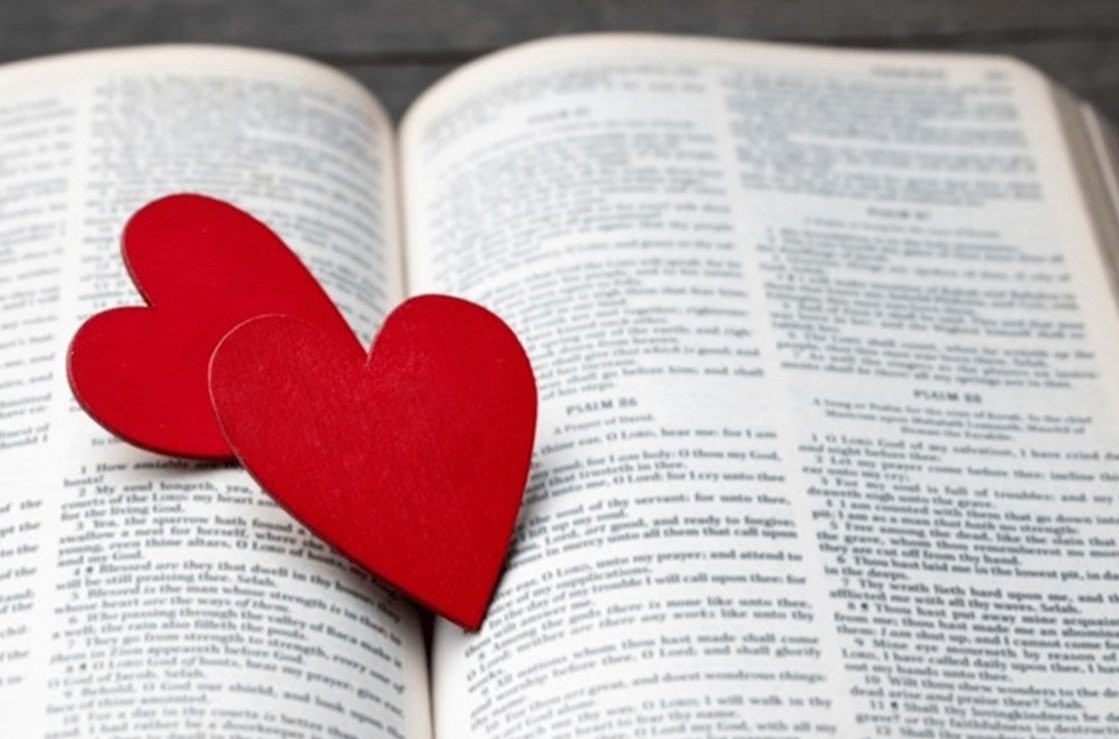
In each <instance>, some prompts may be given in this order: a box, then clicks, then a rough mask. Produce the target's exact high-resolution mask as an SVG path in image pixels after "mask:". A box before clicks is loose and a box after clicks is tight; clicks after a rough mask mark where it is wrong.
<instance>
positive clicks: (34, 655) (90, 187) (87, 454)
mask: <svg viewBox="0 0 1119 739" xmlns="http://www.w3.org/2000/svg"><path fill="white" fill-rule="evenodd" d="M0 89H2V90H3V91H4V96H3V102H2V103H0V133H2V134H3V135H2V136H0V142H2V143H0V147H3V154H2V157H0V158H2V159H3V161H4V163H5V167H4V169H3V170H0V190H2V191H3V192H4V199H3V200H4V205H3V210H2V211H0V228H2V231H3V233H4V234H5V238H4V241H3V244H2V245H0V255H2V258H3V260H4V270H3V279H4V282H3V283H2V284H0V292H2V293H3V296H4V297H3V306H2V308H0V311H2V315H3V320H4V321H5V322H6V324H7V325H6V326H5V328H4V333H3V335H4V341H5V342H6V344H5V346H4V352H3V359H4V362H5V369H4V380H5V382H4V384H3V387H2V388H0V405H2V407H3V408H5V409H6V410H7V411H9V412H7V413H5V414H4V416H3V417H2V418H0V438H2V439H3V440H4V448H3V450H2V451H0V469H2V471H3V479H4V481H5V482H4V485H3V492H2V494H0V546H2V547H3V548H4V549H5V550H6V551H5V556H4V563H5V566H4V568H3V573H4V574H3V578H2V580H0V619H2V623H3V627H4V628H3V631H2V633H0V651H2V652H3V654H4V659H3V660H2V661H0V685H2V687H0V694H2V695H3V700H2V701H0V705H2V706H3V707H2V708H0V713H2V719H3V724H4V726H5V727H8V730H11V731H15V733H16V734H18V735H20V736H45V735H48V734H52V735H60V736H61V735H68V734H71V733H73V734H74V735H77V734H81V735H96V736H102V735H109V734H117V733H120V734H122V735H123V734H128V735H140V734H144V735H153V736H155V735H158V736H164V735H166V736H170V735H172V734H175V735H189V734H205V735H206V736H213V737H221V736H230V737H232V736H239V737H249V736H260V737H264V736H268V737H272V736H278V735H299V736H359V735H369V734H372V733H376V734H378V735H382V736H408V737H413V736H425V735H427V733H428V723H429V709H428V703H427V687H426V676H425V674H424V647H423V643H422V637H421V634H420V629H419V625H418V622H417V619H416V615H415V613H414V611H413V609H412V607H411V606H410V605H409V604H408V603H406V602H404V601H402V600H401V599H400V598H399V597H398V596H396V595H395V594H393V593H390V592H388V591H386V590H384V589H382V588H381V587H379V586H378V585H376V584H375V583H373V582H372V581H371V580H370V578H369V577H368V575H366V574H365V573H363V572H362V571H360V570H359V569H358V568H356V567H355V566H354V565H352V564H350V563H349V562H347V561H345V560H344V559H342V558H341V557H340V556H338V555H337V554H335V553H333V552H332V551H331V550H330V549H329V548H328V547H326V546H325V545H323V544H322V543H321V542H319V541H318V540H316V539H315V538H314V537H312V536H309V535H308V534H307V532H306V531H304V530H303V528H302V527H300V526H299V525H298V524H297V523H296V522H294V521H293V520H292V519H291V518H290V517H289V516H287V515H286V514H285V513H284V512H283V511H281V510H280V509H278V508H277V507H276V506H275V505H274V504H273V503H272V502H271V500H270V499H269V498H268V497H267V495H265V494H264V493H263V492H261V491H260V490H259V488H258V487H257V486H256V485H254V484H253V483H252V481H251V479H250V478H249V477H248V475H247V474H246V473H244V472H243V471H241V470H239V469H236V468H235V467H229V468H223V467H215V466H212V465H199V464H194V463H188V462H182V461H179V460H173V459H167V458H161V457H157V456H154V455H151V454H147V453H144V452H141V451H138V450H135V449H132V448H130V447H128V446H127V445H125V444H123V443H120V442H119V441H117V440H116V439H114V438H112V437H111V436H109V435H108V434H107V433H105V432H104V431H103V430H101V429H100V428H98V427H97V426H96V425H95V424H94V423H93V421H91V420H90V419H89V418H87V417H86V416H85V415H84V413H82V412H81V411H80V410H78V409H77V408H76V406H75V405H74V403H73V401H72V399H71V396H70V393H69V389H68V388H67V385H66V379H65V371H64V354H65V348H66V345H67V342H68V341H69V337H70V336H71V335H72V334H73V332H74V330H75V329H76V327H77V325H78V323H79V322H80V320H82V319H83V318H84V317H86V316H88V315H89V314H91V313H92V312H95V311H98V310H101V309H104V308H107V307H111V306H116V305H122V304H137V303H139V302H140V301H139V299H138V297H137V294H136V292H135V289H134V288H133V286H132V285H131V284H130V282H129V281H128V279H127V277H126V275H125V271H124V268H123V265H122V264H121V260H120V251H119V243H118V240H119V235H120V231H121V228H122V226H123V225H124V221H125V219H126V218H127V216H128V215H129V214H130V213H131V212H133V211H134V210H135V209H136V208H138V207H139V206H141V205H143V204H144V203H145V202H147V201H149V200H151V199H153V198H155V197H158V196H161V195H165V194H167V193H169V192H175V191H196V192H203V193H206V194H209V195H213V196H216V197H220V198H225V199H228V200H230V201H231V202H233V203H235V204H237V205H239V206H241V207H243V208H245V209H247V210H249V211H250V212H251V213H253V214H254V215H255V216H256V217H258V218H260V219H261V220H263V221H265V222H266V223H268V224H269V225H271V226H272V227H273V228H274V229H275V230H276V231H277V232H278V233H279V234H280V235H281V237H282V238H284V240H285V241H286V242H287V243H288V245H289V246H291V247H292V248H293V249H294V250H295V251H296V252H298V253H299V254H300V256H301V257H302V258H303V259H304V260H305V262H306V263H307V265H308V266H309V267H310V269H311V271H312V272H313V273H314V274H315V275H316V277H317V278H318V279H319V280H320V281H321V282H322V283H323V285H324V287H325V289H326V290H327V292H328V293H329V294H330V295H331V296H332V297H333V298H334V299H335V300H336V301H337V302H338V304H339V307H340V308H341V310H342V312H343V313H344V314H345V316H346V317H347V319H349V321H350V322H351V325H352V326H353V327H354V328H355V330H356V331H357V332H358V333H359V334H360V335H361V336H362V338H363V340H368V338H369V337H370V336H371V334H372V331H373V328H374V327H375V324H376V322H377V320H378V319H379V317H380V316H381V315H383V314H384V312H385V311H387V310H388V309H389V308H390V307H391V305H392V304H393V303H394V302H395V301H396V300H398V299H399V296H400V295H401V292H402V290H401V284H400V283H401V278H400V265H399V257H398V253H397V248H398V244H397V236H396V227H395V220H394V206H393V182H392V172H393V163H392V142H391V132H390V130H389V128H388V124H387V121H386V119H385V117H384V115H383V113H382V112H381V110H380V108H379V107H378V106H377V105H376V104H375V103H374V102H373V101H372V100H371V99H370V98H369V97H368V95H367V94H366V93H364V92H363V91H362V90H361V89H360V88H359V87H358V86H357V85H356V84H355V83H353V82H352V81H350V80H348V79H346V78H344V77H343V76H342V75H339V74H337V73H335V72H332V71H330V70H328V69H326V68H324V67H320V66H318V65H315V64H312V63H309V62H303V61H299V60H295V59H292V58H289V57H285V56H283V55H277V54H269V53H256V52H244V51H234V50H222V49H211V48H202V49H181V48H175V49H151V50H142V51H131V52H109V53H97V54H89V55H80V56H75V57H71V58H63V59H56V60H48V61H45V62H35V63H29V64H25V65H17V66H14V67H12V68H10V69H9V70H6V71H5V72H4V73H3V74H2V75H0ZM339 732H340V733H339Z"/></svg>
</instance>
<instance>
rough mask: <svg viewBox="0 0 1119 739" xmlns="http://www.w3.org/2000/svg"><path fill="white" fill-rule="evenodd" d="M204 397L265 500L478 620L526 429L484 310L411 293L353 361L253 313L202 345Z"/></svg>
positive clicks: (404, 585)
mask: <svg viewBox="0 0 1119 739" xmlns="http://www.w3.org/2000/svg"><path fill="white" fill-rule="evenodd" d="M210 393H211V396H212V398H213V402H214V408H215V410H216V411H217V415H218V419H219V421H220V423H221V427H222V430H223V431H224V432H225V435H226V438H227V439H228V440H229V444H230V446H231V447H232V448H233V451H234V452H235V453H236V454H237V457H238V458H239V459H240V460H241V463H242V464H243V465H244V466H245V467H246V468H247V469H248V470H249V472H250V473H252V475H253V476H254V477H255V478H256V480H257V481H258V482H259V483H260V484H261V486H262V487H264V488H265V489H266V490H267V491H269V492H270V493H271V494H272V496H273V497H274V498H275V499H276V500H277V501H278V502H279V503H280V505H282V506H283V507H284V508H286V509H287V510H288V511H289V512H290V513H291V514H292V515H294V516H295V517H296V518H297V519H299V520H301V521H302V522H303V523H304V525H306V526H307V527H308V528H309V529H311V530H312V531H314V532H315V533H316V534H318V535H319V536H320V537H322V538H323V539H325V540H326V541H328V542H330V543H331V544H332V545H334V546H335V547H336V548H338V549H340V550H341V551H342V552H343V553H345V554H346V555H348V556H349V557H350V558H351V559H353V560H355V561H357V562H358V563H360V564H361V565H363V566H364V567H365V568H366V569H368V570H370V571H371V572H373V573H374V574H376V575H378V576H379V577H381V578H382V579H383V580H385V581H387V582H389V583H391V584H393V585H395V586H396V587H397V588H399V589H400V590H402V591H404V592H405V593H407V594H408V595H410V596H412V597H413V598H415V599H416V600H418V601H420V602H422V603H424V604H425V605H427V606H428V607H430V608H431V609H432V610H434V611H436V612H438V613H441V614H442V615H444V616H446V617H447V618H449V619H451V620H452V621H455V622H456V623H458V624H460V625H462V626H465V627H466V628H469V629H475V628H477V627H478V626H479V625H480V624H481V621H482V618H483V616H484V615H485V611H486V607H487V604H488V603H489V599H490V595H491V594H492V592H493V588H494V586H495V584H496V582H497V576H498V573H499V572H500V569H501V563H502V560H503V558H504V555H505V550H506V547H507V546H508V542H509V536H510V534H511V533H512V528H513V523H514V521H515V519H516V516H517V509H518V508H519V506H520V501H521V496H522V494H523V491H524V484H525V480H526V478H527V475H528V467H529V462H530V458H531V454H532V443H533V436H534V434H535V427H536V383H535V381H534V379H533V375H532V368H531V366H530V365H529V362H528V358H527V357H526V356H525V353H524V350H523V349H522V348H521V345H520V343H519V342H518V341H517V338H516V336H515V335H514V334H513V332H512V331H511V330H510V329H509V328H508V327H507V326H506V325H505V324H504V323H503V322H502V321H501V320H500V319H499V318H497V316H495V315H493V314H492V313H490V312H489V311H487V310H485V309H484V308H481V307H479V306H477V305H474V304H473V303H469V302H467V301H464V300H459V299H457V298H451V297H446V296H440V295H426V296H421V297H417V298H412V299H410V300H407V301H405V302H404V303H402V304H401V305H400V306H399V307H398V308H397V309H396V310H395V311H393V312H392V313H391V314H390V315H389V316H388V318H386V319H385V322H384V324H383V325H382V327H381V329H380V331H379V332H378V334H377V336H376V338H375V339H374V341H373V348H372V349H371V350H370V353H369V355H368V357H367V356H366V354H365V352H364V351H363V350H362V348H361V345H360V344H359V343H358V342H357V340H356V339H354V338H353V337H350V338H349V339H348V340H342V339H340V338H339V337H338V336H336V335H331V334H328V333H326V332H324V331H322V330H321V329H319V328H317V327H315V326H312V325H310V324H308V323H306V322H305V321H301V320H299V319H297V318H291V317H288V316H264V317H259V318H255V319H252V320H250V321H247V322H245V323H244V324H242V325H241V326H238V327H237V328H236V329H234V330H233V331H232V332H231V333H230V334H229V335H228V336H226V337H225V338H224V339H223V340H222V341H221V343H220V344H219V345H218V347H217V349H216V350H215V351H214V355H213V359H212V360H211V363H210Z"/></svg>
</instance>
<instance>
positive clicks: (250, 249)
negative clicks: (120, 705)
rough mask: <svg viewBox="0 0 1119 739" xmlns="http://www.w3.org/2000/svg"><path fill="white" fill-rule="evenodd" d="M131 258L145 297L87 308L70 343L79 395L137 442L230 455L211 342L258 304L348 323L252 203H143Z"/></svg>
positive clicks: (261, 310) (333, 330)
mask: <svg viewBox="0 0 1119 739" xmlns="http://www.w3.org/2000/svg"><path fill="white" fill-rule="evenodd" d="M121 246H122V252H123V255H124V263H125V266H126V267H127V268H128V273H129V275H130V276H131V277H132V282H133V283H135V285H136V287H137V288H138V289H139V290H140V294H141V296H142V297H143V298H144V301H145V302H146V303H147V304H148V306H150V307H129V308H116V309H113V310H108V311H105V312H104V313H98V314H97V315H95V316H93V317H92V318H90V319H89V320H87V321H86V322H85V323H84V324H83V325H82V327H81V328H80V329H79V330H78V332H77V334H75V336H74V339H73V341H72V342H71V343H70V352H69V356H68V359H67V371H68V374H69V377H70V386H71V388H72V389H73V391H74V396H75V397H76V398H77V400H78V402H79V403H80V404H81V405H82V407H83V408H85V410H86V411H87V412H88V413H89V414H90V415H91V416H93V418H94V419H95V420H96V421H97V422H98V423H100V424H101V425H102V426H104V427H105V428H107V429H108V430H109V431H111V432H113V433H114V434H116V435H117V436H120V437H122V438H123V439H125V440H126V441H128V442H129V443H131V444H134V445H136V446H140V447H144V448H146V449H151V450H153V451H156V452H161V453H164V454H171V455H175V456H180V457H200V458H225V457H231V456H232V452H231V451H230V449H229V445H228V444H227V443H226V441H225V437H224V436H222V433H221V429H220V428H218V423H217V419H216V418H215V416H214V410H213V406H212V405H211V403H210V391H209V385H208V380H207V372H208V368H209V363H210V354H211V352H212V351H213V349H214V347H215V346H216V345H217V343H218V341H219V340H220V339H221V338H222V336H224V335H225V334H226V333H227V332H228V331H229V330H230V329H232V328H234V327H235V326H237V325H238V324H240V323H241V322H243V321H245V320H246V319H248V318H252V317H253V316H259V315H262V314H266V313H286V314H289V315H293V316H298V317H300V318H303V319H305V320H307V321H310V322H312V323H314V324H316V325H318V326H321V327H322V328H323V329H324V330H326V331H328V332H329V333H330V334H331V335H332V336H335V337H337V338H338V339H339V340H342V339H345V338H349V339H350V340H351V341H352V340H353V334H352V332H351V331H350V329H349V327H348V326H347V325H346V322H345V320H344V319H343V318H342V316H341V314H340V313H339V312H338V309H337V308H335V306H334V303H333V302H332V301H331V300H330V298H329V297H328V296H327V295H326V293H325V292H323V290H322V288H321V287H319V284H318V282H316V281H315V278H314V277H312V276H311V273H310V272H308V271H307V269H306V268H305V267H304V266H303V264H302V263H301V262H300V261H299V258H298V257H296V256H295V254H294V253H292V251H291V250H290V249H288V248H287V246H285V245H284V243H283V241H281V240H280V238H279V237H278V236H276V234H274V233H272V231H271V230H269V228H268V227H267V226H265V225H264V224H263V223H261V222H260V221H258V220H256V219H255V218H253V217H252V216H250V215H249V214H248V213H245V212H243V211H241V210H238V209H237V208H235V207H233V206H232V205H229V204H228V203H224V202H222V201H220V200H214V199H213V198H208V197H204V196H202V195H171V196H169V197H165V198H162V199H160V200H156V201H154V202H152V203H149V204H148V205H146V206H144V207H143V208H141V209H140V210H139V211H137V212H136V213H135V215H133V216H132V218H131V219H130V220H129V221H128V224H127V225H126V226H125V229H124V236H123V238H122V245H121Z"/></svg>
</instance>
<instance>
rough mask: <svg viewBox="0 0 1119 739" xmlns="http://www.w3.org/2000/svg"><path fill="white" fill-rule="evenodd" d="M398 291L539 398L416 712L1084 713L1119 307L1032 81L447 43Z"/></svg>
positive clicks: (1003, 723) (1060, 720)
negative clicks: (517, 365)
mask: <svg viewBox="0 0 1119 739" xmlns="http://www.w3.org/2000/svg"><path fill="white" fill-rule="evenodd" d="M402 157H403V158H402V170H403V172H404V203H405V224H406V233H407V239H408V271H409V280H410V290H411V292H413V293H416V292H425V291H441V292H451V293H455V294H458V295H462V296H465V297H468V298H471V299H473V300H476V301H478V302H481V303H483V304H485V305H487V306H489V307H490V308H492V309H493V310H495V311H497V312H498V313H499V314H500V315H502V316H503V317H504V318H505V319H506V320H508V321H509V322H510V324H511V325H512V326H513V327H514V329H515V330H516V331H517V332H518V333H519V335H520V336H521V337H522V339H523V341H524V342H525V344H526V347H527V349H528V351H529V355H530V357H531V359H532V362H533V365H534V368H535V371H536V373H537V379H538V384H539V390H540V425H539V429H538V437H537V447H536V456H535V459H534V465H533V469H532V472H531V475H530V479H529V484H528V489H527V491H526V497H525V504H524V508H523V511H522V514H521V517H520V520H519V524H518V528H517V532H516V534H515V536H514V541H513V545H512V548H511V551H510V555H509V560H508V567H507V570H506V572H505V574H504V576H503V578H502V580H501V583H500V586H499V589H498V592H497V595H496V597H495V600H494V602H493V605H492V606H491V609H490V612H489V615H488V617H487V620H486V622H485V626H484V628H483V629H482V631H481V632H480V633H478V634H464V633H462V632H461V630H459V629H456V628H455V627H453V626H451V625H449V624H446V623H439V624H437V627H436V636H435V645H434V651H433V659H434V665H433V673H434V674H433V690H434V701H435V707H434V710H433V713H434V716H435V722H436V732H437V735H438V736H440V737H450V736H454V737H466V736H471V737H490V738H497V737H502V738H505V739H509V738H512V737H528V736H545V737H574V736H596V737H606V736H626V737H645V736H648V737H652V736H720V737H722V736H743V737H745V736H765V737H777V736H790V737H792V736H796V737H808V736H813V737H815V736H842V737H890V736H894V737H902V736H909V737H957V736H958V737H992V738H993V737H996V736H1004V735H1007V734H1014V735H1016V736H1025V735H1038V736H1056V735H1064V736H1095V735H1097V733H1098V732H1100V731H1102V730H1103V729H1104V727H1105V726H1107V725H1108V724H1109V723H1112V722H1114V721H1115V720H1116V714H1117V713H1119V689H1117V688H1116V687H1115V686H1116V683H1117V675H1119V662H1116V656H1115V654H1116V653H1115V644H1116V642H1117V641H1119V618H1116V616H1115V612H1116V604H1117V603H1119V575H1116V563H1117V561H1119V546H1117V545H1116V535H1117V533H1119V504H1117V501H1116V499H1117V497H1119V433H1117V430H1119V405H1117V400H1119V390H1117V388H1116V378H1117V377H1119V354H1117V350H1116V347H1117V346H1119V320H1117V317H1116V309H1115V304H1114V303H1113V301H1112V298H1111V294H1110V292H1109V289H1108V286H1107V281H1106V278H1105V276H1104V266H1103V262H1102V260H1101V258H1100V250H1099V243H1098V237H1097V235H1096V230H1095V229H1094V228H1093V226H1092V223H1091V221H1090V219H1089V216H1088V210H1087V209H1086V207H1085V198H1084V197H1083V193H1082V192H1081V191H1080V188H1081V185H1080V184H1079V180H1078V179H1077V177H1076V176H1075V175H1076V173H1075V172H1074V169H1073V166H1072V158H1071V156H1070V154H1069V152H1068V147H1067V144H1066V141H1065V137H1064V136H1063V135H1062V133H1061V129H1060V123H1059V119H1058V116H1057V113H1056V110H1055V105H1054V103H1053V93H1052V90H1051V88H1050V86H1049V84H1048V83H1047V82H1046V81H1045V80H1044V79H1043V78H1042V77H1041V76H1040V75H1038V74H1037V73H1035V72H1033V71H1032V70H1030V69H1029V68H1028V67H1025V66H1024V65H1021V64H1019V63H1017V62H1014V61H1012V60H1009V59H1005V58H1001V57H979V56H946V55H922V54H906V53H864V52H851V51H836V50H830V51H829V50H811V49H799V48H796V47H788V46H771V45H762V44H745V43H736V42H720V41H709V40H696V39H669V38H661V37H652V36H603V37H582V38H573V39H567V40H559V41H548V42H541V43H537V44H532V45H529V46H527V47H523V48H520V49H514V50H512V51H509V52H505V53H502V54H498V55H496V56H495V57H492V58H490V59H489V60H485V61H482V62H480V63H477V64H474V65H470V66H469V67H467V68H466V69H464V70H462V71H461V72H459V73H457V74H455V75H453V76H452V77H451V78H450V79H449V80H447V81H445V82H444V83H442V84H440V85H438V86H437V87H436V88H435V89H434V90H433V91H432V92H430V93H428V94H427V95H426V96H425V97H424V99H423V100H421V101H420V103H418V104H417V106H416V107H415V108H414V109H413V111H412V112H411V113H410V114H409V116H408V118H407V120H406V121H405V124H404V126H403V128H402Z"/></svg>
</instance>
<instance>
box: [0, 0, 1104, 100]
mask: <svg viewBox="0 0 1119 739" xmlns="http://www.w3.org/2000/svg"><path fill="white" fill-rule="evenodd" d="M621 30H632V31H665V32H676V33H696V34H708V35H719V36H731V37H735V38H752V39H767V40H778V41H794V42H807V43H815V44H829V45H836V46H855V47H867V48H913V49H939V50H961V51H963V50H967V51H990V52H999V53H1005V54H1013V55H1015V56H1018V57H1020V58H1022V59H1024V60H1026V61H1028V62H1031V63H1033V64H1034V65H1036V66H1037V67H1039V68H1040V69H1042V70H1043V71H1045V72H1047V73H1048V74H1049V75H1050V76H1052V77H1053V78H1054V79H1056V80H1058V81H1060V82H1061V83H1062V84H1064V85H1065V86H1067V87H1068V88H1070V89H1072V90H1073V91H1074V92H1076V93H1077V94H1079V95H1080V96H1082V97H1084V98H1085V99H1087V100H1089V101H1090V102H1092V103H1093V104H1095V105H1096V106H1098V107H1099V108H1100V109H1101V110H1103V111H1104V112H1105V113H1106V114H1107V115H1108V116H1109V117H1110V118H1111V120H1113V121H1119V0H944V1H938V0H904V1H903V0H676V1H674V2H673V1H670V0H662V1H660V2H657V1H656V0H615V1H613V2H603V1H599V2H592V1H591V0H489V1H488V2H484V1H483V0H398V1H396V2H389V1H387V0H153V1H152V2H137V1H134V0H0V61H11V60H15V59H24V58H28V57H34V56H41V55H44V54H52V53H57V52H62V51H73V50H77V49H89V48H97V47H104V46H119V45H125V44H142V43H157V42H171V41H178V42H207V43H230V44H242V45H248V46H263V47H269V48H275V49H281V50H285V51H291V52H295V53H297V54H302V55H305V56H310V57H314V58H316V59H320V60H322V61H325V62H328V63H330V64H333V65H335V66H338V67H340V68H342V69H344V70H346V71H348V72H350V73H351V74H354V75H355V76H357V77H359V78H360V79H362V80H364V81H365V83H366V84H367V85H368V86H369V87H370V88H372V89H373V91H374V92H375V93H376V94H377V95H378V97H380V98H381V100H382V101H384V102H385V104H386V105H387V106H388V107H389V109H390V111H392V113H393V114H394V116H399V115H400V113H401V112H402V111H403V110H404V108H405V107H406V106H407V104H408V103H409V102H410V101H411V100H412V99H413V98H414V97H415V96H416V95H417V94H418V93H419V92H421V91H422V90H423V89H424V88H425V87H427V86H428V85H429V84H430V83H431V82H432V81H434V80H435V79H437V78H438V77H440V76H441V75H443V74H444V73H445V72H447V71H448V70H450V69H452V68H454V67H456V66H458V65H460V64H462V63H464V62H466V61H469V60H470V59H473V58H475V57H477V56H479V55H480V54H484V53H486V52H488V51H492V50H495V49H499V48H501V47H504V46H508V45H509V44H512V43H516V42H518V41H524V40H527V39H531V38H537V37H540V36H547V35H552V34H558V33H576V32H585V31H621Z"/></svg>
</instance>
